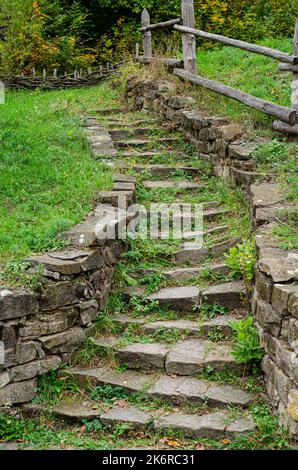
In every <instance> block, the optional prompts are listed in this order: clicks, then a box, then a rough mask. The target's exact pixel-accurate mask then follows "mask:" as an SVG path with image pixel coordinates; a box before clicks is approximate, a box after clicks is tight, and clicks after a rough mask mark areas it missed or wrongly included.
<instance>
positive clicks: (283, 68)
mask: <svg viewBox="0 0 298 470" xmlns="http://www.w3.org/2000/svg"><path fill="white" fill-rule="evenodd" d="M278 69H279V71H280V72H293V73H298V65H291V64H279V65H278Z"/></svg>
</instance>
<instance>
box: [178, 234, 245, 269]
mask: <svg viewBox="0 0 298 470" xmlns="http://www.w3.org/2000/svg"><path fill="white" fill-rule="evenodd" d="M239 241H240V240H239V239H237V238H232V239H229V240H223V241H221V242H219V243H215V244H214V245H213V246H212V247H210V248H209V247H205V246H203V247H201V245H200V244H198V243H194V242H186V243H183V244H182V245H181V247H180V249H179V250H178V251H176V252H175V253H174V260H175V261H176V263H177V264H180V265H181V264H185V263H188V264H197V263H200V262H202V261H206V260H207V259H208V258H212V257H216V256H219V255H222V254H223V253H226V252H228V251H229V249H230V248H232V247H233V246H235V245H237V244H238V243H239Z"/></svg>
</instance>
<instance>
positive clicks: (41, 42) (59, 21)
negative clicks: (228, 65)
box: [0, 0, 298, 73]
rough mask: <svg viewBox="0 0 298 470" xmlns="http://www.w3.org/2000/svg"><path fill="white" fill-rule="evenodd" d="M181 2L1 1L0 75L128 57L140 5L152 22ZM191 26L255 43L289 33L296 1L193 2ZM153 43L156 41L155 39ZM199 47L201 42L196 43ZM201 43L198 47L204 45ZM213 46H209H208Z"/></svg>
mask: <svg viewBox="0 0 298 470" xmlns="http://www.w3.org/2000/svg"><path fill="white" fill-rule="evenodd" d="M180 4H181V0H166V1H163V2H161V1H160V0H85V1H84V0H36V1H32V0H1V1H0V26H2V27H5V28H6V29H5V30H4V31H2V34H1V35H0V62H1V69H2V72H3V71H6V72H11V71H15V72H23V73H27V72H28V73H29V71H31V69H32V67H33V66H34V67H35V68H36V69H37V70H38V69H42V68H43V67H47V68H50V69H51V68H57V69H59V70H60V71H62V70H63V72H64V71H69V70H73V69H74V68H85V67H87V66H90V65H93V64H99V63H102V62H105V61H107V60H109V61H113V60H119V59H121V58H122V57H123V56H127V55H128V54H132V51H133V45H134V43H135V42H136V41H137V40H139V39H140V35H139V32H138V27H139V23H140V14H141V11H142V9H143V8H144V7H147V8H148V10H149V11H150V13H151V17H152V21H154V22H156V21H161V20H166V19H170V18H173V17H177V16H178V15H179V14H180ZM195 10H196V21H197V26H198V27H199V28H201V29H204V30H207V31H212V32H216V33H219V34H225V35H227V36H231V37H234V38H239V39H244V40H250V41H258V40H260V39H263V38H265V37H267V38H272V37H279V36H281V37H290V36H292V35H293V29H294V24H295V18H296V16H298V14H297V0H229V1H228V0H195ZM156 37H157V41H156V42H157V43H158V42H159V40H158V36H156V34H155V38H156ZM199 45H201V44H199ZM210 46H211V45H208V43H207V44H206V43H205V42H204V47H210ZM212 47H213V46H212Z"/></svg>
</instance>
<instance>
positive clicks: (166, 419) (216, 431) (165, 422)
mask: <svg viewBox="0 0 298 470" xmlns="http://www.w3.org/2000/svg"><path fill="white" fill-rule="evenodd" d="M155 429H157V430H163V431H168V432H171V431H172V430H175V431H181V432H182V433H183V434H184V435H185V436H188V437H195V438H198V439H203V438H206V439H211V438H212V439H220V438H223V437H234V436H235V435H237V434H240V435H243V434H247V433H252V432H253V431H254V430H255V427H254V422H253V418H252V416H250V415H245V416H242V417H240V418H238V419H233V420H232V419H230V416H229V413H228V412H216V413H209V414H204V415H202V416H198V415H196V414H192V415H190V414H183V413H171V414H169V415H167V416H163V417H161V418H160V419H159V420H158V421H156V422H155Z"/></svg>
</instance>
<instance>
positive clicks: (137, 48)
mask: <svg viewBox="0 0 298 470" xmlns="http://www.w3.org/2000/svg"><path fill="white" fill-rule="evenodd" d="M139 58H140V44H139V43H138V42H137V43H136V59H137V60H138V59H139Z"/></svg>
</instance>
